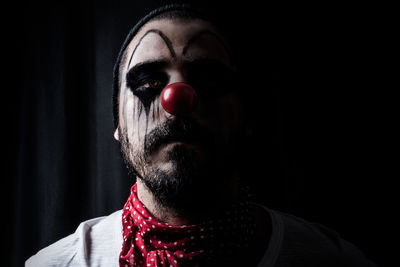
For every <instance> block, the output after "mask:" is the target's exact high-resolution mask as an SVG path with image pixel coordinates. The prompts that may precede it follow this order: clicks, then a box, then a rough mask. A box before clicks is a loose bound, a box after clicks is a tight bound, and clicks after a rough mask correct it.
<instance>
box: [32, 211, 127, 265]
mask: <svg viewBox="0 0 400 267" xmlns="http://www.w3.org/2000/svg"><path fill="white" fill-rule="evenodd" d="M121 212H122V211H121V210H119V211H116V212H114V213H112V214H110V215H109V216H104V217H98V218H94V219H91V220H87V221H84V222H82V223H81V224H80V225H79V226H78V228H77V229H76V231H75V232H74V233H73V234H71V235H69V236H67V237H65V238H63V239H60V240H59V241H57V242H55V243H53V244H51V245H50V246H48V247H45V248H43V249H42V250H40V251H39V252H38V253H36V254H35V255H33V256H32V257H30V258H29V259H28V260H27V261H26V262H25V266H26V267H30V266H32V267H33V266H35V267H40V266H101V265H103V266H111V265H115V262H117V263H118V255H119V249H120V246H121V245H122V234H121V233H122V226H121V216H122V215H121ZM109 262H113V263H114V264H109Z"/></svg>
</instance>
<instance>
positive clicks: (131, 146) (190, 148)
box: [118, 19, 237, 206]
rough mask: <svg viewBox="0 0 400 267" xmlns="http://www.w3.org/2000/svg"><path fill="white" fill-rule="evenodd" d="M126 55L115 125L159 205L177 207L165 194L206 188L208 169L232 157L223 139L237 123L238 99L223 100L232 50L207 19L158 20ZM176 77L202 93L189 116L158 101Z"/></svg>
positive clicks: (229, 85) (230, 76)
mask: <svg viewBox="0 0 400 267" xmlns="http://www.w3.org/2000/svg"><path fill="white" fill-rule="evenodd" d="M124 59H125V60H123V63H122V64H121V67H120V80H121V88H120V95H119V103H120V104H119V127H118V136H119V139H120V141H121V144H122V150H123V153H124V157H125V158H126V161H127V163H128V164H130V165H131V166H130V167H132V169H134V170H135V171H136V172H137V175H138V177H139V178H141V179H143V180H144V181H145V182H146V185H147V186H148V187H149V189H150V190H152V189H153V190H155V191H157V194H155V195H156V196H160V198H162V197H164V199H159V201H160V202H163V204H165V205H168V206H173V205H176V201H172V200H171V199H167V198H169V197H170V196H171V195H174V196H175V198H176V196H179V195H180V196H182V194H181V192H178V190H183V189H185V190H186V191H185V192H186V193H185V195H186V194H189V195H188V197H190V193H191V191H192V190H200V188H204V185H205V184H207V179H211V177H212V176H213V175H210V174H209V173H208V174H207V172H205V170H208V171H211V170H214V169H215V170H216V169H218V165H221V166H225V164H228V163H227V162H228V161H229V159H230V158H231V156H232V155H229V154H228V155H226V154H227V153H231V152H230V151H231V149H229V148H230V146H229V144H228V143H226V142H225V143H224V142H222V141H226V140H231V139H232V138H231V136H230V135H231V134H232V133H234V132H235V129H234V128H236V127H235V126H234V124H235V122H236V121H237V117H236V115H237V112H236V109H237V105H236V104H237V103H235V102H234V101H232V99H233V98H231V97H226V95H229V91H230V90H232V88H233V86H232V80H233V76H234V72H233V68H232V67H231V65H230V57H229V51H228V49H227V47H226V45H225V43H224V41H223V39H222V38H221V37H220V36H219V35H218V34H217V32H216V30H215V29H214V28H213V26H212V25H211V24H209V23H208V22H205V21H202V20H189V21H185V22H183V21H178V20H168V19H162V20H155V21H151V22H149V23H148V24H146V25H145V26H143V27H142V29H141V30H140V31H139V32H138V33H137V34H136V36H135V37H134V38H133V39H132V41H131V43H130V44H129V45H128V47H127V49H126V51H125V57H124ZM175 82H186V83H188V84H190V85H191V86H192V87H193V88H194V89H195V90H196V92H197V94H198V95H199V107H198V109H197V110H196V111H195V112H193V113H192V114H190V115H185V116H174V115H171V114H169V113H168V112H166V111H165V110H164V109H163V108H162V106H161V104H160V93H161V91H162V89H163V88H164V87H165V86H166V85H168V84H171V83H175ZM221 106H223V109H224V112H220V111H221ZM231 154H232V153H231ZM216 172H218V171H216ZM206 177H207V178H206ZM222 180H223V179H222V177H221V179H220V180H218V181H213V183H214V184H215V183H220V182H221V185H222ZM185 184H186V185H187V186H186V187H185ZM201 184H204V185H203V186H199V185H201ZM189 185H190V186H189ZM189 187H190V190H188V188H189ZM216 188H221V187H216ZM162 192H167V193H168V192H174V193H173V194H165V193H164V194H162ZM154 193H156V192H154ZM192 196H193V195H192ZM178 198H179V199H180V200H179V201H180V202H182V200H183V199H182V198H181V197H178ZM172 202H173V203H172ZM184 202H185V201H183V203H184Z"/></svg>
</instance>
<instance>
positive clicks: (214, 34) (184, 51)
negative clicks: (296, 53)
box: [182, 30, 230, 55]
mask: <svg viewBox="0 0 400 267" xmlns="http://www.w3.org/2000/svg"><path fill="white" fill-rule="evenodd" d="M203 35H211V36H213V37H215V39H217V41H218V42H220V43H221V45H222V47H223V48H224V49H225V50H226V52H227V53H228V55H229V54H230V53H229V48H228V47H227V46H226V44H225V42H224V41H223V39H222V38H221V37H220V36H219V35H218V34H216V33H215V32H212V31H210V30H204V31H200V32H198V33H196V34H195V35H193V36H192V37H191V38H190V39H189V41H188V42H187V43H186V45H185V47H184V48H183V51H182V55H186V53H187V50H188V49H189V47H190V46H191V45H192V44H193V43H194V42H196V41H197V40H198V39H200V37H202V36H203Z"/></svg>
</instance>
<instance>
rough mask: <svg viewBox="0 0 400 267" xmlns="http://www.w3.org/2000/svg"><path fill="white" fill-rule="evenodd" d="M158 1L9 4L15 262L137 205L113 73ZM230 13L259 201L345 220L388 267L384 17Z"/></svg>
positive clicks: (9, 201)
mask: <svg viewBox="0 0 400 267" xmlns="http://www.w3.org/2000/svg"><path fill="white" fill-rule="evenodd" d="M160 2H161V3H165V2H166V1H141V2H139V1H93V2H90V1H87V2H76V3H75V2H68V3H63V2H57V3H56V2H53V3H44V2H35V3H23V2H19V3H16V4H15V6H13V8H12V10H11V9H10V10H8V9H5V12H6V13H7V12H8V11H10V12H12V13H11V14H12V16H10V18H9V19H6V20H5V21H4V22H3V25H4V28H5V29H6V30H5V31H3V39H4V41H3V43H5V44H7V45H9V46H7V48H6V49H4V50H3V51H4V55H3V60H4V61H3V63H4V66H5V67H6V68H7V69H8V70H11V72H10V74H7V75H5V76H6V77H4V78H3V81H4V83H3V84H4V88H3V102H4V105H2V107H3V109H4V111H3V114H4V118H5V119H6V120H4V127H3V133H5V134H6V135H5V136H6V137H5V138H4V147H5V148H6V150H5V151H6V152H5V153H4V155H6V157H7V161H3V164H4V163H5V166H4V168H3V170H4V178H3V179H2V182H3V183H4V185H3V186H2V188H3V194H2V197H4V200H3V203H5V204H6V205H5V214H6V215H7V216H6V221H7V223H6V228H5V239H6V240H10V245H9V246H7V245H6V249H5V250H4V252H5V253H6V255H7V258H6V259H7V260H9V261H10V262H9V264H8V263H6V264H5V265H12V266H22V265H23V262H24V261H25V260H26V259H27V258H28V257H29V256H31V255H33V254H34V253H36V252H37V251H38V250H39V249H41V248H43V247H45V246H47V245H49V244H51V243H53V242H54V241H56V240H58V239H59V238H62V237H64V236H66V235H68V234H70V233H72V232H73V231H74V230H75V229H76V227H77V226H78V224H79V223H80V222H81V221H83V220H87V219H90V218H93V217H95V216H102V215H107V214H109V213H111V212H112V211H115V210H117V209H120V208H121V207H122V205H123V204H124V202H125V201H126V199H127V197H128V195H129V188H130V186H131V185H132V183H133V181H132V180H130V179H129V178H128V177H127V175H126V172H125V167H124V166H123V164H122V162H121V159H120V155H119V152H118V145H117V143H116V142H115V141H114V139H113V137H112V134H113V125H112V106H111V93H112V92H111V84H112V67H113V64H114V61H115V59H116V56H117V53H118V51H119V47H120V46H121V44H122V41H123V39H124V37H125V35H126V34H127V32H128V31H129V29H130V27H132V26H133V25H134V24H135V23H136V21H137V20H138V19H139V18H140V17H141V16H143V15H144V14H145V13H146V12H147V11H149V10H151V9H153V8H154V7H156V6H157V5H158V4H159V3H160ZM202 2H204V1H202ZM222 10H224V16H226V17H227V20H229V19H231V20H232V28H233V29H235V34H237V38H238V39H237V43H236V46H237V48H238V50H239V51H238V52H239V54H240V57H239V61H240V63H241V64H242V65H243V66H244V74H243V78H244V79H245V80H246V81H248V86H249V87H248V88H251V89H249V94H248V96H249V97H247V98H246V99H247V100H248V101H249V106H250V107H251V109H249V110H250V112H249V114H250V117H249V122H250V125H252V130H251V131H249V135H250V137H251V138H250V139H249V141H248V148H249V151H250V152H249V153H248V154H246V155H238V156H241V157H243V161H244V163H246V164H247V166H248V167H247V168H248V171H247V173H248V177H249V183H250V184H251V185H252V186H253V187H252V189H253V194H254V195H255V197H256V199H258V201H259V202H262V203H264V204H265V205H267V206H269V207H271V208H275V209H278V210H282V211H285V212H288V213H292V214H295V215H298V216H300V217H303V218H305V219H307V220H309V221H313V222H319V223H322V224H324V225H326V226H329V227H331V228H333V229H334V230H336V231H338V232H339V233H340V234H341V236H342V237H343V238H345V239H347V240H349V241H351V242H352V243H354V244H355V245H356V246H358V247H359V248H360V249H361V250H362V251H363V252H365V254H366V255H367V256H368V257H369V258H370V259H372V260H373V261H375V262H376V263H377V264H378V265H380V266H384V265H386V264H387V263H388V262H389V257H388V256H387V254H388V251H389V250H390V249H389V247H390V246H389V244H388V240H389V239H391V235H390V233H391V229H390V227H389V226H388V225H389V221H391V220H392V219H389V218H390V217H389V216H390V214H392V213H393V212H394V211H390V209H389V206H388V205H389V203H390V201H389V200H387V197H388V196H390V195H391V193H389V191H390V190H388V189H389V188H390V183H389V182H390V181H391V180H394V179H396V178H397V177H396V175H395V174H394V173H393V171H394V169H395V168H394V164H395V160H394V158H392V156H391V155H392V153H393V152H395V149H394V148H392V147H393V143H392V141H391V139H390V137H391V135H392V134H391V132H392V131H393V129H394V128H395V126H396V122H397V121H396V120H395V119H394V117H395V116H393V114H394V110H393V108H392V107H393V105H392V104H390V103H391V101H390V100H391V96H389V95H388V94H387V93H385V92H386V91H385V90H386V89H389V90H394V87H392V86H387V85H386V84H385V79H386V78H385V77H386V76H390V75H391V74H390V72H385V75H384V76H382V75H381V72H380V71H381V70H382V68H383V67H385V66H382V65H381V63H377V61H379V59H380V57H384V55H383V54H384V52H385V51H382V50H381V47H379V48H378V46H375V42H378V43H379V40H381V39H379V38H380V36H379V30H378V29H377V26H376V25H377V24H376V23H375V22H376V18H375V17H374V13H373V12H372V15H371V12H369V13H368V12H364V10H362V9H360V8H359V7H349V6H342V7H338V6H336V7H334V6H328V7H322V6H283V7H276V6H272V5H268V4H267V5H264V6H259V5H258V4H256V2H248V1H246V6H245V5H244V3H239V4H232V3H231V4H229V5H226V6H223V9H222ZM373 34H378V36H376V35H373ZM377 40H378V41H377ZM397 176H398V175H397Z"/></svg>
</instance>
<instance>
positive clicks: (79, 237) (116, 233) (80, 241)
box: [25, 210, 282, 267]
mask: <svg viewBox="0 0 400 267" xmlns="http://www.w3.org/2000/svg"><path fill="white" fill-rule="evenodd" d="M121 218H122V210H119V211H116V212H114V213H112V214H111V215H109V216H103V217H98V218H94V219H91V220H88V221H85V222H82V223H81V224H80V225H79V227H78V228H77V229H76V231H75V233H73V234H71V235H69V236H67V237H65V238H63V239H60V240H59V241H57V242H56V243H53V244H51V245H50V246H48V247H46V248H44V249H42V250H40V251H39V252H38V253H37V254H35V255H33V256H32V257H30V258H29V259H28V260H27V261H26V262H25V266H26V267H44V266H46V267H48V266H54V267H55V266H71V267H72V266H73V267H75V266H79V267H86V266H87V267H89V266H96V267H100V266H104V267H110V266H116V267H117V266H119V254H120V252H121V249H122V223H121ZM271 219H272V220H271V222H272V229H273V231H272V235H271V237H270V241H269V243H270V244H274V245H273V246H268V247H269V249H267V250H266V252H265V254H264V256H263V258H262V260H261V262H260V263H259V265H258V267H269V266H274V263H275V260H276V258H277V256H278V254H279V248H280V244H281V242H282V233H281V231H280V230H279V229H280V228H281V227H280V225H281V223H280V222H278V221H277V219H278V218H276V217H275V216H271Z"/></svg>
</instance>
